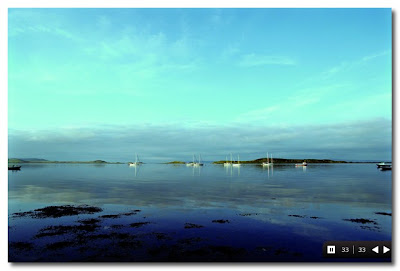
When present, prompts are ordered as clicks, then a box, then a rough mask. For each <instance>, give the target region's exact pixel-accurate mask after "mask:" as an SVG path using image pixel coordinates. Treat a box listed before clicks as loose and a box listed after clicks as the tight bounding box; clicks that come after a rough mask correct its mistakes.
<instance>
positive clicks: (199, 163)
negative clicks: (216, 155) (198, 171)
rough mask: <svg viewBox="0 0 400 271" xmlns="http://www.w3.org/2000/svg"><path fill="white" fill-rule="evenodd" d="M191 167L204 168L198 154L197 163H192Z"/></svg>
mask: <svg viewBox="0 0 400 271" xmlns="http://www.w3.org/2000/svg"><path fill="white" fill-rule="evenodd" d="M193 166H194V167H201V166H204V164H203V163H201V155H200V154H199V159H198V162H193Z"/></svg>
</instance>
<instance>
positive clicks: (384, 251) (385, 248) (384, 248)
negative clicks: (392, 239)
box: [383, 246, 390, 254]
mask: <svg viewBox="0 0 400 271" xmlns="http://www.w3.org/2000/svg"><path fill="white" fill-rule="evenodd" d="M389 251H390V248H387V247H385V246H383V254H385V253H386V252H389Z"/></svg>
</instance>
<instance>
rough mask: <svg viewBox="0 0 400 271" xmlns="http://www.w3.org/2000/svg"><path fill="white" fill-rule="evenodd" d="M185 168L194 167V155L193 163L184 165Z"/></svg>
mask: <svg viewBox="0 0 400 271" xmlns="http://www.w3.org/2000/svg"><path fill="white" fill-rule="evenodd" d="M186 166H187V167H192V166H194V154H193V162H189V163H186Z"/></svg>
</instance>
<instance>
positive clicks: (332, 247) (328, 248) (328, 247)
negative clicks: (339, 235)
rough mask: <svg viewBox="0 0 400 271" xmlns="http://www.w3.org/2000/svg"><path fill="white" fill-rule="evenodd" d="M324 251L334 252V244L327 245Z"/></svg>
mask: <svg viewBox="0 0 400 271" xmlns="http://www.w3.org/2000/svg"><path fill="white" fill-rule="evenodd" d="M326 253H328V254H335V246H327V247H326Z"/></svg>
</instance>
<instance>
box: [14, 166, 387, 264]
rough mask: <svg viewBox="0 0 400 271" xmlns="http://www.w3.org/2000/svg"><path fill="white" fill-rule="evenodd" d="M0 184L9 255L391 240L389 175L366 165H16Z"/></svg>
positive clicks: (248, 255) (78, 255) (288, 251)
mask: <svg viewBox="0 0 400 271" xmlns="http://www.w3.org/2000/svg"><path fill="white" fill-rule="evenodd" d="M8 185H9V194H8V195H9V206H8V208H9V260H10V261H17V262H18V261H265V262H269V261H332V259H325V258H323V256H322V245H323V243H324V242H325V241H332V240H342V241H344V240H391V239H392V234H391V232H392V227H391V225H392V216H391V213H392V172H391V171H380V170H377V168H376V165H375V164H311V165H309V166H307V167H299V168H298V167H295V166H294V165H293V164H290V165H275V166H274V167H270V168H262V167H260V166H255V165H242V166H241V167H240V168H225V167H224V166H222V165H213V164H205V166H204V167H199V168H194V167H187V166H186V165H167V164H143V165H141V166H139V167H137V168H135V167H129V166H128V165H126V164H104V165H94V164H22V168H21V170H20V171H9V172H8ZM49 206H64V207H63V208H65V209H63V210H70V209H68V208H77V207H79V206H81V207H82V208H81V209H84V208H89V207H97V208H101V209H98V210H97V211H95V212H91V213H85V212H83V213H79V212H78V213H65V214H64V213H62V214H60V215H59V216H51V215H49V216H46V215H42V216H41V215H40V214H43V212H42V213H41V210H44V208H46V207H49ZM81 209H80V210H81ZM35 210H36V211H35ZM356 261H363V260H362V259H358V260H356Z"/></svg>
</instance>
